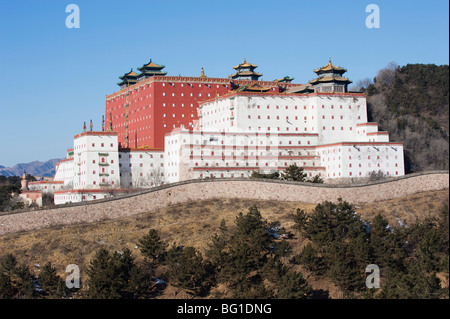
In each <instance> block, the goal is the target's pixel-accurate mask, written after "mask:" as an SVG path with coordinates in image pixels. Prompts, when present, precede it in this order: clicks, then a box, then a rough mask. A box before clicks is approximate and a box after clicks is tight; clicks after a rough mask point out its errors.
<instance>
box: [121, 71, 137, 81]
mask: <svg viewBox="0 0 450 319" xmlns="http://www.w3.org/2000/svg"><path fill="white" fill-rule="evenodd" d="M135 77H137V73H136V72H134V71H133V69H131V71H130V72H128V73H125V74H124V75H122V76H121V77H119V78H120V79H122V80H125V79H132V78H135Z"/></svg>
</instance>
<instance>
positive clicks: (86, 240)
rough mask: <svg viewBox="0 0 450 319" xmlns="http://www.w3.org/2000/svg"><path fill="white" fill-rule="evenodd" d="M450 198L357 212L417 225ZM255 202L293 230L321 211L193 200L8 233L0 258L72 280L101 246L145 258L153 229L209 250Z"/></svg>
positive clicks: (437, 194)
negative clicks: (299, 212) (69, 270)
mask: <svg viewBox="0 0 450 319" xmlns="http://www.w3.org/2000/svg"><path fill="white" fill-rule="evenodd" d="M448 200H449V192H448V190H443V191H433V192H425V193H419V194H415V195H412V196H408V197H404V198H397V199H393V200H388V201H383V202H373V203H369V204H364V205H358V206H357V207H356V211H357V212H358V213H359V214H361V216H362V217H363V218H364V219H367V220H370V219H372V218H373V217H374V216H375V215H376V214H378V213H381V214H382V215H383V216H384V217H385V218H387V219H388V220H389V222H390V223H391V224H392V225H395V226H397V225H398V221H397V218H399V219H401V220H402V221H403V222H405V223H407V224H412V223H413V222H415V221H416V220H417V219H421V218H424V217H427V216H436V215H437V213H438V212H439V210H440V208H441V207H442V205H443V204H444V203H448ZM255 204H256V205H257V207H258V209H259V210H260V211H261V214H262V216H263V217H264V218H267V219H268V220H270V221H279V222H280V223H281V225H282V226H284V227H285V228H286V229H288V230H289V229H291V227H292V226H293V224H294V223H293V221H292V219H291V217H290V215H291V214H292V213H294V212H295V211H296V209H297V208H301V209H304V210H305V211H307V212H310V211H312V210H313V209H314V207H315V205H314V204H310V203H304V202H279V201H260V202H257V201H254V200H208V201H199V202H189V203H185V204H180V205H173V206H169V207H166V208H164V209H158V210H154V211H150V212H147V213H142V214H138V215H133V216H129V217H126V218H120V219H114V220H105V221H102V222H97V223H91V224H77V225H70V226H59V227H53V228H48V229H41V230H34V231H28V232H19V233H14V234H6V235H3V236H0V257H1V256H3V255H5V254H7V253H13V254H14V255H15V256H16V258H17V260H18V262H19V263H23V264H27V265H29V266H30V268H31V269H36V267H35V266H34V265H35V264H40V265H41V266H43V265H44V264H45V263H46V262H48V261H50V262H51V263H52V264H53V265H54V266H55V267H56V269H57V270H58V271H59V273H60V275H61V276H63V278H65V277H66V275H65V273H64V270H65V267H66V266H67V265H68V264H77V265H79V266H80V270H81V275H82V276H83V274H84V273H85V270H86V268H87V265H88V264H89V260H90V259H91V258H92V257H93V255H94V253H95V252H96V250H97V249H99V248H100V247H106V248H107V249H110V250H123V249H124V248H129V249H130V250H131V251H132V252H133V253H134V255H135V256H136V258H137V260H140V258H141V256H140V252H139V250H138V249H137V247H136V243H137V241H138V240H139V239H140V238H141V237H142V236H144V235H145V234H147V233H148V231H149V229H152V228H153V229H156V230H158V231H159V232H160V234H161V237H162V239H163V240H164V241H166V242H168V243H169V244H171V243H173V242H176V243H178V244H182V245H185V246H194V247H196V248H198V249H199V250H200V251H204V249H205V248H206V246H207V243H208V242H209V239H210V238H211V236H212V235H213V234H214V233H215V232H216V231H217V229H218V227H219V225H220V222H221V220H222V219H224V220H225V221H226V223H227V225H228V226H229V227H233V226H234V221H235V218H236V215H237V214H238V213H239V212H246V211H247V209H248V208H249V207H250V206H252V205H255ZM292 244H293V245H294V253H298V252H299V251H300V249H301V244H300V242H299V240H298V239H295V238H294V239H293V240H292ZM309 281H310V284H311V285H312V286H313V287H314V288H316V289H324V290H329V291H330V296H332V297H333V295H334V289H333V287H332V285H330V283H329V282H326V281H323V280H316V279H315V278H313V277H310V279H309Z"/></svg>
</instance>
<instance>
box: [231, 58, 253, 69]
mask: <svg viewBox="0 0 450 319" xmlns="http://www.w3.org/2000/svg"><path fill="white" fill-rule="evenodd" d="M257 67H258V66H257V65H255V64H251V63H248V62H247V61H246V60H245V58H244V62H243V63H241V64H239V65H236V66H233V69H236V70H237V69H242V68H252V69H254V68H257Z"/></svg>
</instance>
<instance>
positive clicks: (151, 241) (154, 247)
mask: <svg viewBox="0 0 450 319" xmlns="http://www.w3.org/2000/svg"><path fill="white" fill-rule="evenodd" d="M137 246H138V247H139V248H140V250H141V253H142V255H143V256H144V257H146V258H148V259H149V261H151V262H152V263H159V262H161V261H163V260H164V256H165V253H166V248H167V244H166V243H165V242H164V241H162V240H161V237H160V236H159V234H158V232H157V231H156V230H154V229H150V231H149V232H148V234H147V235H146V236H144V237H142V238H141V239H140V240H139V242H138V244H137Z"/></svg>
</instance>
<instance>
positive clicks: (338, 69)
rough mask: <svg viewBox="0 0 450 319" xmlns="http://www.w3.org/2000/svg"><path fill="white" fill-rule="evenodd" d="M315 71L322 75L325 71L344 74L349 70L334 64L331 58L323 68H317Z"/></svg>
mask: <svg viewBox="0 0 450 319" xmlns="http://www.w3.org/2000/svg"><path fill="white" fill-rule="evenodd" d="M314 72H315V73H317V75H321V74H323V73H337V74H343V73H345V72H347V70H346V69H344V68H341V67H338V66H336V65H334V64H333V63H331V59H329V62H328V64H327V65H325V66H323V67H321V68H318V69H315V70H314Z"/></svg>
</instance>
